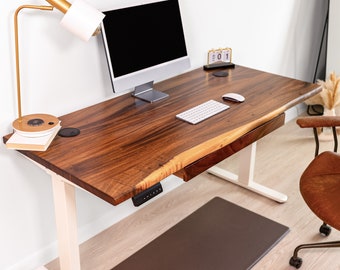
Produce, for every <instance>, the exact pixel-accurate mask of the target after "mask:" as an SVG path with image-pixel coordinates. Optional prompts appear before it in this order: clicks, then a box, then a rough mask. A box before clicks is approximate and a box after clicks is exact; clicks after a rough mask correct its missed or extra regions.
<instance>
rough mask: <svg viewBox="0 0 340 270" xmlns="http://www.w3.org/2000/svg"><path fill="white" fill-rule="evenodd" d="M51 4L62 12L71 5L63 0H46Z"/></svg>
mask: <svg viewBox="0 0 340 270" xmlns="http://www.w3.org/2000/svg"><path fill="white" fill-rule="evenodd" d="M46 2H48V3H49V4H50V5H51V6H53V7H55V8H56V9H59V10H60V11H61V12H62V13H64V14H65V13H66V12H67V11H68V9H69V8H70V7H71V4H70V3H69V2H67V1H65V0H46Z"/></svg>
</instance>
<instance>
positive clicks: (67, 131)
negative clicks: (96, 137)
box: [58, 127, 80, 137]
mask: <svg viewBox="0 0 340 270" xmlns="http://www.w3.org/2000/svg"><path fill="white" fill-rule="evenodd" d="M79 134H80V130H79V129H78V128H71V127H70V128H62V129H60V130H59V132H58V135H59V136H61V137H74V136H77V135H79Z"/></svg>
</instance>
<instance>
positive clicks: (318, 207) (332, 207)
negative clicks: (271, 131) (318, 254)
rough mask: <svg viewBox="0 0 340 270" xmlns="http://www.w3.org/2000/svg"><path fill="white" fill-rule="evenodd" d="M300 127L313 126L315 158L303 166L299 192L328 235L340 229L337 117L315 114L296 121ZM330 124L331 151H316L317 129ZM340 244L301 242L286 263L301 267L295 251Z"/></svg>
mask: <svg viewBox="0 0 340 270" xmlns="http://www.w3.org/2000/svg"><path fill="white" fill-rule="evenodd" d="M297 124H298V125H299V126H300V127H301V128H313V130H314V138H315V142H316V149H315V158H314V160H313V161H312V162H311V163H310V164H309V166H308V167H307V168H306V170H305V171H304V173H303V174H302V176H301V179H300V192H301V195H302V197H303V199H304V200H305V202H306V204H307V205H308V207H309V208H310V209H311V210H312V211H313V212H314V214H315V215H316V216H317V217H319V218H320V219H321V220H322V221H323V224H322V225H321V227H320V229H319V232H320V233H321V234H323V235H325V236H328V235H329V234H330V232H331V227H333V228H334V229H336V230H340V155H339V154H337V153H335V152H337V148H338V140H337V133H336V128H335V127H336V126H340V117H338V116H336V117H334V116H314V117H303V118H299V119H298V120H297ZM323 127H331V128H332V131H333V139H334V152H331V151H326V152H323V153H321V154H320V155H319V154H318V152H319V139H318V129H319V128H323ZM326 247H327V248H330V247H340V241H332V242H321V243H310V244H302V245H299V246H297V247H296V248H295V250H294V254H293V256H292V257H291V259H290V261H289V264H290V265H292V266H294V267H295V268H300V267H301V264H302V259H301V258H300V257H298V252H299V251H300V250H301V249H306V248H326Z"/></svg>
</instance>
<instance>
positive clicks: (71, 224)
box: [51, 172, 80, 270]
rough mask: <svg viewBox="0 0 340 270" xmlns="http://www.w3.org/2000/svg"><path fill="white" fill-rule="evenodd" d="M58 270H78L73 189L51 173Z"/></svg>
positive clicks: (78, 259)
mask: <svg viewBox="0 0 340 270" xmlns="http://www.w3.org/2000/svg"><path fill="white" fill-rule="evenodd" d="M51 176H52V184H53V195H54V206H55V216H56V225H57V234H58V246H59V262H60V269H72V270H80V258H79V245H78V237H77V211H76V203H75V187H74V186H72V185H70V184H69V183H66V182H65V181H63V178H62V177H61V176H59V175H57V174H54V173H52V172H51Z"/></svg>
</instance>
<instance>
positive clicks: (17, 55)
mask: <svg viewBox="0 0 340 270" xmlns="http://www.w3.org/2000/svg"><path fill="white" fill-rule="evenodd" d="M24 8H29V9H40V10H53V7H52V6H35V5H23V6H20V7H18V8H17V9H16V11H15V14H14V38H15V64H16V81H17V99H18V115H19V119H21V118H22V112H21V86H20V64H19V34H18V32H19V31H18V15H19V12H20V10H22V9H24Z"/></svg>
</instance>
